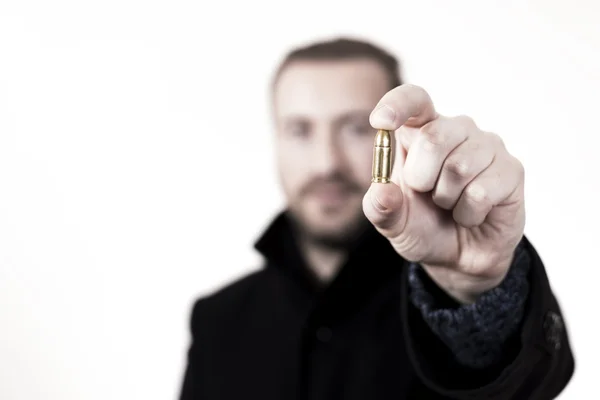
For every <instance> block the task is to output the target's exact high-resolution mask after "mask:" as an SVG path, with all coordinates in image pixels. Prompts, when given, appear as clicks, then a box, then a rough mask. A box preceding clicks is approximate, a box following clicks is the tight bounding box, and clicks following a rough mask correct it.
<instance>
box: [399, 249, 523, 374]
mask: <svg viewBox="0 0 600 400" xmlns="http://www.w3.org/2000/svg"><path fill="white" fill-rule="evenodd" d="M530 264H531V257H530V256H529V253H528V252H527V251H526V250H525V248H524V242H523V241H521V242H520V243H519V245H518V246H517V248H516V250H515V256H514V258H513V262H512V264H511V266H510V268H509V270H508V273H507V275H506V278H505V279H504V280H503V281H502V283H501V284H500V285H499V286H498V287H496V288H494V289H492V290H490V291H488V292H485V293H483V294H482V295H481V296H480V297H479V299H478V300H477V302H475V303H473V304H469V305H463V304H460V303H458V302H457V301H455V300H454V299H453V298H451V297H450V296H449V295H447V294H446V293H445V292H444V291H443V290H442V289H440V288H439V287H438V286H436V284H435V283H434V282H433V281H432V280H431V279H430V278H429V276H428V275H427V273H426V272H425V271H424V270H423V268H421V266H420V265H419V264H417V263H410V265H409V276H408V282H409V285H410V300H411V302H412V304H413V305H414V306H415V307H416V308H417V309H419V311H420V313H421V316H422V317H423V319H424V320H425V322H426V323H427V325H428V326H429V328H430V329H431V330H432V331H433V332H434V333H435V334H436V336H438V338H439V339H440V340H441V341H442V342H444V344H445V345H446V346H447V347H448V348H449V349H450V350H451V351H452V354H453V355H454V356H455V358H456V361H457V362H459V363H461V364H462V365H465V366H467V367H471V368H486V367H489V366H492V365H494V364H496V363H497V362H498V361H499V360H501V358H502V354H504V353H505V352H506V350H507V349H506V347H508V346H510V338H511V337H512V336H514V335H515V334H516V333H517V332H518V330H519V328H520V327H521V321H522V320H523V314H524V311H525V302H526V300H527V296H528V294H529V282H528V279H527V273H528V272H529V266H530Z"/></svg>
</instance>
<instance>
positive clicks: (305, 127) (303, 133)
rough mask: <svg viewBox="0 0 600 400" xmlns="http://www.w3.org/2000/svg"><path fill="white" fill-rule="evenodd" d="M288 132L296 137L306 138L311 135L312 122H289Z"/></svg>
mask: <svg viewBox="0 0 600 400" xmlns="http://www.w3.org/2000/svg"><path fill="white" fill-rule="evenodd" d="M285 132H286V134H288V135H290V136H292V137H296V138H306V137H308V136H309V135H310V132H311V129H310V124H309V123H307V122H303V121H297V122H293V123H289V124H287V125H286V127H285Z"/></svg>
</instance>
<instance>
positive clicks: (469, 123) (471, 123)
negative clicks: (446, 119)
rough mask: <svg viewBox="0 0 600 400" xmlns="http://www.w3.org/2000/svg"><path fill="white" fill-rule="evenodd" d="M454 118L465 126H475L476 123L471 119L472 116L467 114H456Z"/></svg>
mask: <svg viewBox="0 0 600 400" xmlns="http://www.w3.org/2000/svg"><path fill="white" fill-rule="evenodd" d="M454 120H455V121H456V122H458V123H459V124H460V125H462V126H464V127H466V128H475V127H477V124H475V120H473V118H471V117H469V116H468V115H457V116H456V117H454Z"/></svg>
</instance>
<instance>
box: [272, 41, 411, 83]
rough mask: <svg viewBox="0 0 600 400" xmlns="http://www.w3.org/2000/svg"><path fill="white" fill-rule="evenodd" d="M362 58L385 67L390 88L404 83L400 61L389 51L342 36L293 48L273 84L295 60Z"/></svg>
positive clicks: (281, 64) (276, 73)
mask: <svg viewBox="0 0 600 400" xmlns="http://www.w3.org/2000/svg"><path fill="white" fill-rule="evenodd" d="M360 58H362V59H365V58H366V59H371V60H373V61H376V62H378V63H379V64H380V65H381V66H382V67H383V68H384V70H385V72H386V73H387V75H388V77H389V82H390V89H393V88H394V87H396V86H400V85H401V84H402V83H403V80H402V73H401V68H400V63H399V61H398V59H397V58H396V57H394V56H393V55H392V54H390V53H389V52H388V51H386V50H384V49H383V48H381V47H379V46H376V45H374V44H372V43H369V42H367V41H364V40H360V39H352V38H347V37H340V38H337V39H330V40H323V41H318V42H314V43H312V44H310V45H306V46H302V47H297V48H295V49H292V50H291V51H290V52H289V53H288V54H287V55H286V56H285V58H284V59H283V61H282V62H281V63H280V65H279V67H278V68H277V70H276V72H275V76H274V77H273V81H272V86H273V87H274V86H275V84H276V83H277V81H278V79H279V76H280V75H281V73H282V72H283V70H284V69H285V68H286V67H287V66H288V65H289V64H291V63H293V62H295V61H342V60H351V59H360Z"/></svg>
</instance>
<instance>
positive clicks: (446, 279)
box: [422, 254, 514, 304]
mask: <svg viewBox="0 0 600 400" xmlns="http://www.w3.org/2000/svg"><path fill="white" fill-rule="evenodd" d="M513 259H514V254H511V255H510V257H504V258H500V261H496V262H494V264H493V266H490V267H489V268H483V269H482V271H485V272H484V273H480V274H477V275H473V274H467V273H464V272H459V271H461V270H462V268H460V267H447V266H446V267H437V266H434V265H430V264H422V266H423V269H424V270H425V271H426V272H427V274H428V275H429V277H430V278H431V280H432V281H433V282H435V284H436V285H437V286H438V287H439V288H440V289H442V290H443V291H444V292H446V293H447V294H448V295H449V296H450V297H452V298H453V299H455V300H456V301H458V302H459V303H461V304H473V303H475V302H476V301H477V299H478V298H479V297H480V296H481V295H482V294H483V293H485V292H488V291H490V290H492V289H494V288H496V287H498V286H500V284H502V282H503V281H504V279H505V278H506V275H507V274H508V271H509V269H510V266H511V264H512V262H513Z"/></svg>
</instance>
